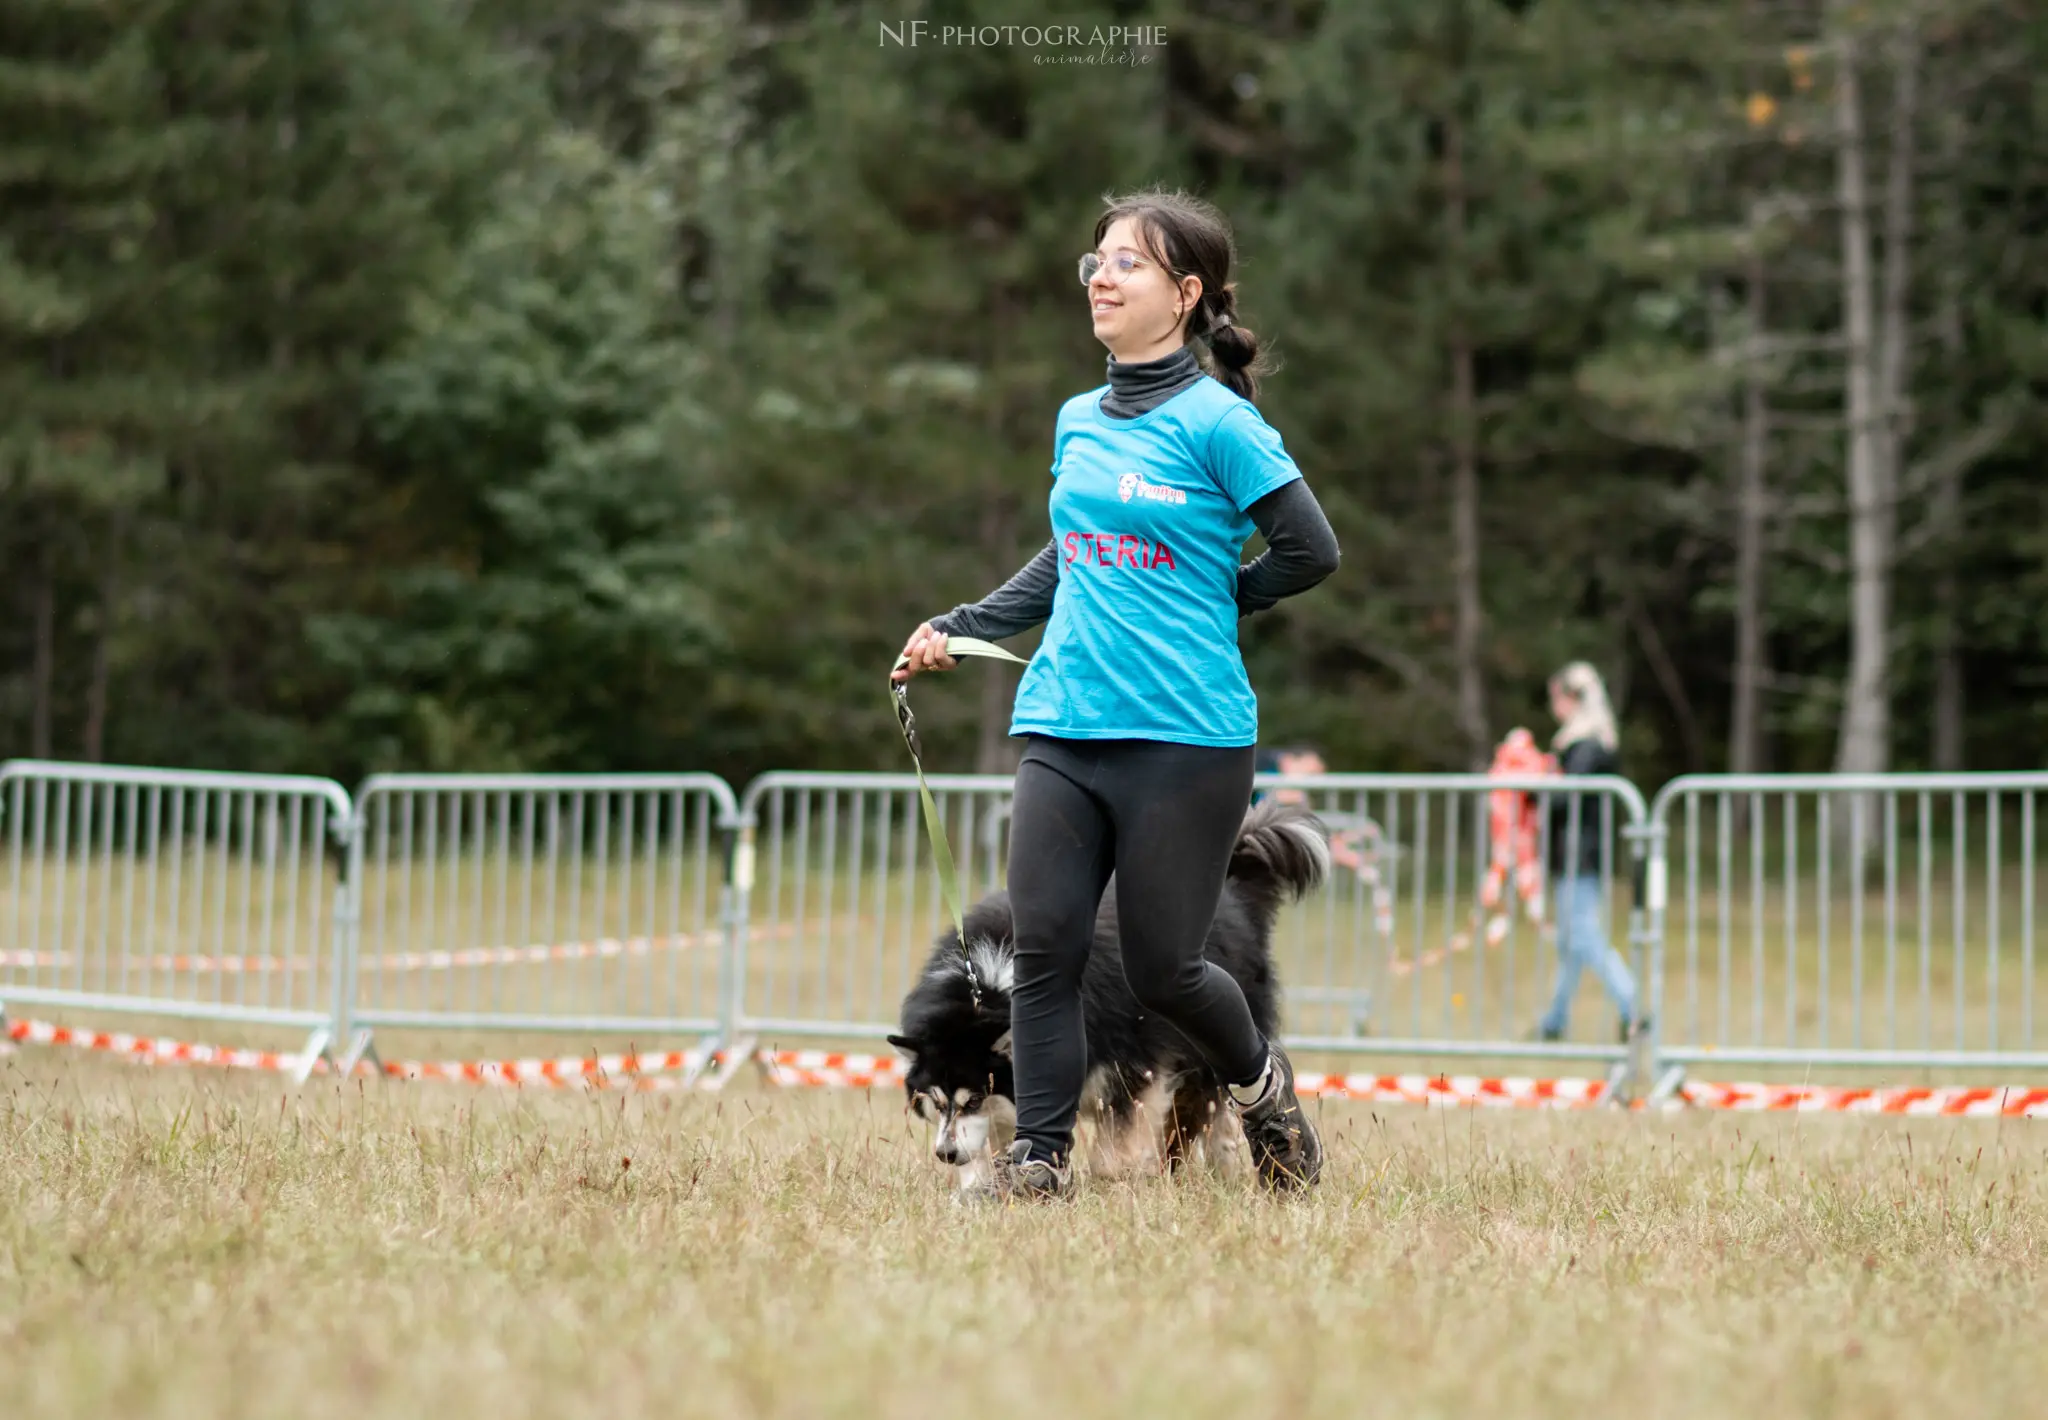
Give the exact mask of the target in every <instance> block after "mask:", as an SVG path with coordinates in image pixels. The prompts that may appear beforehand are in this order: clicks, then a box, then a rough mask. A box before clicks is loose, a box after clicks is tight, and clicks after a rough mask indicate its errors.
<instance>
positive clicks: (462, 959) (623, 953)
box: [0, 932, 716, 976]
mask: <svg viewBox="0 0 2048 1420" xmlns="http://www.w3.org/2000/svg"><path fill="white" fill-rule="evenodd" d="M715 940H716V939H715V938H711V937H700V936H699V935H697V934H696V933H693V932H680V933H677V934H676V935H674V936H672V937H626V938H619V937H599V938H597V939H595V940H593V941H588V942H538V943H535V944H534V945H532V946H528V947H464V948H459V949H456V950H452V951H437V952H396V953H392V954H390V955H386V956H366V957H364V958H363V959H362V963H361V966H360V967H359V968H358V970H359V971H363V972H386V971H390V972H399V971H407V972H410V971H454V970H456V969H458V968H461V967H466V966H527V965H532V964H535V963H539V962H551V961H592V960H599V959H605V958H611V957H644V956H651V955H653V954H654V953H655V952H662V951H688V950H690V949H691V948H693V947H698V946H703V945H705V944H706V943H707V942H713V941H715ZM76 960H77V958H76V957H75V956H74V955H73V954H72V953H70V952H0V968H6V967H15V968H19V969H25V970H33V969H38V968H41V969H50V970H58V969H62V968H64V967H67V966H70V965H72V964H73V962H75V961H76ZM115 964H116V963H115V961H114V960H110V961H109V962H108V963H107V965H108V966H112V965H115ZM120 965H123V966H125V967H126V968H127V969H128V970H130V971H171V972H179V971H189V972H212V973H218V974H221V975H228V976H233V975H245V974H246V975H271V974H277V973H282V972H298V971H312V970H313V969H314V968H315V967H317V966H318V965H319V962H318V961H316V960H315V959H314V958H312V957H303V956H299V957H266V956H209V955H205V954H184V953H167V952H159V953H155V954H152V955H150V956H145V957H135V958H131V959H130V960H128V961H126V962H122V963H120Z"/></svg>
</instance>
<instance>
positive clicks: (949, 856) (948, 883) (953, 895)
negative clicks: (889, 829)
mask: <svg viewBox="0 0 2048 1420" xmlns="http://www.w3.org/2000/svg"><path fill="white" fill-rule="evenodd" d="M946 654H947V655H949V656H986V657H988V658H989V659H991V660H996V661H1009V662H1010V663H1011V664H1013V665H1019V666H1022V665H1029V664H1030V662H1028V661H1026V660H1025V659H1024V658H1023V657H1022V656H1013V655H1011V654H1010V653H1009V652H1008V651H1005V650H1004V649H1003V648H1002V647H1000V646H997V645H995V644H993V643H992V642H988V641H978V640H976V639H975V638H974V637H972V636H948V637H947V638H946ZM909 664H910V657H908V656H899V657H897V658H896V666H895V669H896V670H899V671H900V670H902V669H903V668H904V667H905V666H908V665H909ZM889 693H890V695H891V696H892V697H893V698H894V699H895V701H896V723H897V724H899V725H901V726H902V727H903V743H904V744H905V745H906V746H908V747H909V750H910V762H911V764H913V765H914V766H916V768H917V793H918V797H919V798H921V799H923V800H924V827H925V832H926V833H928V834H929V835H930V836H931V840H932V866H933V867H935V868H936V869H937V870H938V874H939V892H940V894H941V895H943V896H944V897H945V899H946V910H947V911H949V912H951V913H952V914H953V931H954V932H955V933H956V934H957V935H958V937H959V939H960V951H961V954H962V955H963V956H964V955H965V954H966V952H967V919H966V917H965V915H964V914H963V913H962V912H961V910H960V880H959V878H958V877H957V876H956V875H955V873H954V871H953V850H952V848H951V846H950V845H948V843H947V842H946V827H945V825H944V824H943V823H941V822H940V821H939V806H938V803H937V802H936V801H935V800H934V799H933V798H932V791H931V788H930V786H929V785H927V784H926V783H925V782H924V751H923V749H922V748H920V746H919V745H918V742H917V720H916V718H915V717H914V716H912V715H911V713H910V681H908V680H892V681H890V682H889ZM967 980H968V984H969V985H970V986H971V985H972V984H973V982H974V976H973V973H971V972H970V973H969V974H968V978H967ZM976 994H977V995H979V993H976Z"/></svg>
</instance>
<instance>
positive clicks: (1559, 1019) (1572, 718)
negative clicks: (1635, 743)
mask: <svg viewBox="0 0 2048 1420" xmlns="http://www.w3.org/2000/svg"><path fill="white" fill-rule="evenodd" d="M1550 713H1551V714H1553V715H1555V716H1556V717H1557V721H1558V727H1557V733H1556V734H1555V735H1553V736H1552V737H1551V741H1550V745H1551V749H1552V750H1553V751H1554V752H1555V753H1556V755H1557V761H1558V768H1559V769H1560V771H1562V772H1563V773H1565V774H1567V775H1595V774H1618V773H1620V772H1621V758H1620V750H1621V735H1620V731H1619V730H1618V729H1617V727H1616V725H1615V722H1614V710H1613V708H1612V707H1611V706H1610V704H1609V703H1608V699H1607V686H1606V683H1605V682H1604V681H1602V680H1601V679H1600V673H1599V672H1598V671H1596V670H1594V669H1593V668H1592V667H1591V666H1590V665H1588V664H1586V663H1585V662H1584V661H1573V662H1572V663H1571V664H1570V665H1568V666H1566V667H1565V668H1564V669H1563V670H1561V671H1559V672H1557V674H1555V675H1553V676H1552V677H1551V678H1550ZM1574 804H1576V805H1577V809H1576V818H1577V821H1578V822H1577V829H1578V832H1577V834H1576V835H1574V834H1573V832H1572V829H1573V818H1574V816H1575V814H1574V808H1573V806H1574ZM1549 826H1550V874H1551V879H1552V882H1553V885H1554V901H1555V902H1556V909H1555V910H1556V913H1557V956H1558V970H1557V989H1556V990H1555V991H1554V992H1552V993H1551V998H1550V1008H1549V1009H1548V1010H1547V1011H1545V1012H1544V1013H1543V1020H1542V1022H1541V1024H1539V1025H1538V1027H1537V1031H1536V1034H1537V1038H1538V1039H1540V1040H1546V1041H1557V1040H1563V1039H1564V1036H1565V1029H1566V1027H1567V1026H1568V1024H1569V1022H1570V1014H1571V1005H1572V995H1573V993H1574V992H1575V991H1577V989H1578V985H1579V974H1580V973H1581V972H1582V971H1584V970H1585V969H1586V968H1588V967H1591V968H1592V970H1593V975H1594V976H1596V977H1598V978H1599V981H1600V984H1601V986H1603V987H1605V988H1606V991H1607V995H1608V997H1609V999H1611V1000H1612V1001H1613V1002H1614V1006H1615V1009H1616V1010H1617V1011H1619V1012H1620V1013H1621V1039H1622V1041H1623V1042H1624V1043H1626V1042H1627V1041H1628V1040H1629V1038H1630V1036H1631V1034H1632V1033H1633V1031H1635V1030H1640V1029H1642V1028H1643V1026H1645V1025H1647V1024H1648V1023H1647V1022H1640V1021H1637V1020H1636V979H1635V976H1634V974H1633V973H1631V972H1630V971H1629V969H1628V963H1627V962H1626V961H1624V960H1623V959H1622V956H1621V953H1620V952H1617V951H1616V950H1615V949H1614V944H1613V943H1611V942H1610V941H1608V939H1607V908H1606V903H1605V901H1604V899H1603V896H1602V893H1601V882H1600V860H1601V849H1602V846H1603V844H1604V843H1605V842H1606V836H1607V834H1606V830H1607V803H1606V799H1605V797H1604V796H1602V795H1599V794H1590V793H1587V794H1554V795H1552V796H1551V803H1550V825H1549ZM1575 839H1576V841H1575ZM1632 1023H1633V1025H1632Z"/></svg>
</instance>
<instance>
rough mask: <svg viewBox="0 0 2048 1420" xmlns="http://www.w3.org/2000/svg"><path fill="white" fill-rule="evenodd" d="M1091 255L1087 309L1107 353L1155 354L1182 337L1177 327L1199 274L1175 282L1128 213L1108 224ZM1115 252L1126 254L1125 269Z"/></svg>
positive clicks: (1125, 356) (1197, 292)
mask: <svg viewBox="0 0 2048 1420" xmlns="http://www.w3.org/2000/svg"><path fill="white" fill-rule="evenodd" d="M1095 255H1096V257H1097V258H1098V259H1099V260H1100V261H1101V263H1102V264H1101V268H1100V269H1099V270H1098V271H1097V272H1096V273H1095V276H1094V279H1092V280H1091V281H1089V283H1088V309H1089V312H1090V314H1091V315H1092V316H1093V318H1094V322H1095V338H1096V339H1097V340H1099V341H1101V342H1102V343H1103V344H1104V345H1106V346H1108V347H1109V353H1110V354H1112V355H1114V356H1116V358H1117V359H1118V360H1120V361H1124V362H1126V363H1131V362H1135V361H1140V360H1156V359H1158V358H1159V357H1160V356H1162V355H1170V354H1172V353H1173V352H1174V351H1176V350H1178V349H1179V348H1180V347H1181V346H1182V345H1183V344H1185V343H1186V337H1185V336H1184V335H1183V334H1182V329H1183V326H1184V324H1185V322H1186V319H1187V317H1188V314H1189V313H1190V312H1191V311H1193V310H1194V308H1195V303H1196V302H1197V301H1198V300H1200V299H1201V296H1202V281H1201V278H1200V277H1198V276H1184V277H1182V278H1181V279H1180V280H1179V281H1178V282H1176V281H1175V280H1174V279H1173V275H1172V273H1170V272H1169V271H1168V270H1167V269H1166V267H1165V266H1164V264H1162V262H1161V260H1160V258H1159V256H1158V255H1157V254H1156V253H1155V252H1153V251H1152V249H1151V248H1150V247H1149V246H1148V245H1147V244H1146V241H1145V234H1144V233H1143V232H1141V231H1140V230H1139V229H1138V224H1137V222H1136V221H1135V220H1134V219H1132V218H1129V217H1120V218H1118V219H1117V220H1116V221H1115V222H1114V223H1112V224H1111V225H1110V228H1109V230H1108V231H1106V232H1104V233H1103V234H1102V245H1101V246H1099V247H1097V248H1096V249H1095ZM1119 257H1126V258H1129V259H1131V261H1132V267H1131V270H1130V271H1129V272H1128V273H1126V272H1125V271H1124V270H1122V265H1123V263H1122V262H1120V261H1119V260H1118V258H1119Z"/></svg>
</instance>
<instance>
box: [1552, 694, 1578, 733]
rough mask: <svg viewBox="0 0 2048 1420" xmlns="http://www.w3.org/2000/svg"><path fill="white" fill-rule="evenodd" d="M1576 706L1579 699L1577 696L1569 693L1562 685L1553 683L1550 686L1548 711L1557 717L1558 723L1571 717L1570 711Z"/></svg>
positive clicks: (1576, 707)
mask: <svg viewBox="0 0 2048 1420" xmlns="http://www.w3.org/2000/svg"><path fill="white" fill-rule="evenodd" d="M1578 708H1579V701H1578V697H1577V696H1575V695H1573V694H1571V692H1569V691H1567V690H1566V689H1564V687H1562V686H1557V685H1553V686H1552V687H1550V713H1551V714H1553V715H1555V716H1556V717H1557V718H1558V722H1559V723H1560V724H1562V723H1563V722H1564V721H1566V720H1569V719H1571V717H1572V711H1574V710H1576V709H1578Z"/></svg>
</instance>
